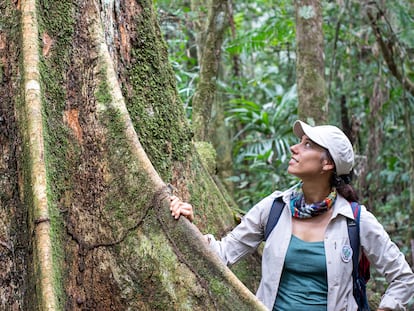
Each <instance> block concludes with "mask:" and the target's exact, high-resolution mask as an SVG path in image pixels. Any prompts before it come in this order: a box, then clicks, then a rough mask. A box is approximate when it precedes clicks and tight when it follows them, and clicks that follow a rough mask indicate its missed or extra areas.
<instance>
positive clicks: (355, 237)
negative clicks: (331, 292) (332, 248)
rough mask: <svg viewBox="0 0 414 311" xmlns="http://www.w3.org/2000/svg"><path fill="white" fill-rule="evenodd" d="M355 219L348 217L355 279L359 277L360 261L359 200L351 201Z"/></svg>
mask: <svg viewBox="0 0 414 311" xmlns="http://www.w3.org/2000/svg"><path fill="white" fill-rule="evenodd" d="M351 208H352V212H353V214H354V219H350V218H348V219H347V221H348V236H349V242H350V243H351V248H352V264H353V270H352V277H353V278H354V280H356V278H357V277H358V263H359V245H360V241H359V217H360V214H361V209H360V206H359V204H358V203H357V202H351Z"/></svg>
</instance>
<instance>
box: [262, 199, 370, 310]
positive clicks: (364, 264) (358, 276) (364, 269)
mask: <svg viewBox="0 0 414 311" xmlns="http://www.w3.org/2000/svg"><path fill="white" fill-rule="evenodd" d="M284 206H285V203H284V202H283V199H282V197H278V198H276V199H275V200H274V201H273V204H272V208H271V209H270V213H269V218H268V220H267V224H266V227H265V232H264V241H266V240H267V238H268V237H269V235H270V233H271V232H272V230H273V228H274V227H275V226H276V224H277V222H278V221H279V218H280V215H281V214H282V211H283V207H284ZM351 208H352V212H353V214H354V219H350V218H348V219H347V223H348V236H349V241H350V244H351V248H352V264H353V270H352V279H353V294H354V298H355V301H356V303H357V304H358V311H369V310H370V309H369V304H368V297H367V293H366V284H367V282H368V280H369V278H370V263H369V260H368V258H367V257H366V256H365V254H364V253H363V252H362V255H361V259H360V260H359V261H358V258H359V246H360V240H359V223H360V221H359V220H360V215H361V208H360V205H359V204H358V203H357V202H351Z"/></svg>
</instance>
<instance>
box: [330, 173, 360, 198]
mask: <svg viewBox="0 0 414 311" xmlns="http://www.w3.org/2000/svg"><path fill="white" fill-rule="evenodd" d="M350 183H351V174H348V175H341V176H338V175H337V174H336V172H334V173H333V174H332V179H331V185H332V186H333V187H335V188H336V191H337V192H338V193H339V194H340V195H342V196H343V197H344V198H345V199H346V200H348V201H350V202H358V200H359V198H358V194H357V193H356V191H355V189H354V188H353V187H352V186H351V185H350Z"/></svg>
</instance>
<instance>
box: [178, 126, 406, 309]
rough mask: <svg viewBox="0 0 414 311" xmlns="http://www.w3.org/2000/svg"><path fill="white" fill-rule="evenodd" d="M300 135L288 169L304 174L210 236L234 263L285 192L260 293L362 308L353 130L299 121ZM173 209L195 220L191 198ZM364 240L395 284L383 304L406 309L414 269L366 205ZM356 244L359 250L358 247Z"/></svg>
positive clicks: (276, 302)
mask: <svg viewBox="0 0 414 311" xmlns="http://www.w3.org/2000/svg"><path fill="white" fill-rule="evenodd" d="M293 131H294V133H295V135H296V136H298V137H299V138H300V142H299V143H298V144H296V145H294V146H292V147H291V148H290V149H291V152H292V158H291V160H290V161H289V168H288V172H289V173H290V174H292V175H295V176H296V177H298V178H299V179H300V180H301V181H300V183H299V184H297V185H295V186H294V187H292V188H290V189H288V190H286V191H284V192H279V191H276V192H274V193H272V194H271V195H270V196H268V197H266V198H265V199H263V200H262V201H261V202H259V203H258V204H257V205H255V206H254V207H253V208H252V209H251V210H250V211H249V212H248V213H247V214H246V215H245V216H244V217H243V219H242V222H241V223H240V224H239V225H238V226H237V227H236V228H235V229H233V231H232V232H230V233H229V234H228V235H227V236H226V237H224V238H223V239H222V240H221V241H217V240H216V239H215V238H214V237H213V236H212V235H207V237H208V241H209V244H210V247H211V248H212V249H213V250H214V251H215V252H216V253H217V254H218V255H219V257H220V258H221V260H222V261H223V263H225V264H226V265H232V264H234V263H235V262H237V261H238V260H239V259H241V258H242V257H243V256H244V255H246V254H247V253H251V252H253V251H254V250H255V249H256V248H257V247H258V246H259V244H260V243H261V242H262V241H263V237H264V227H265V225H266V223H267V219H268V217H269V212H270V207H271V205H272V203H273V201H274V199H275V198H277V197H282V198H283V201H284V202H285V207H284V209H283V211H282V214H281V216H280V219H279V221H278V223H277V225H276V226H275V228H274V229H273V231H272V232H271V234H270V235H269V237H268V238H267V241H266V244H265V246H264V250H263V257H262V279H261V282H260V285H259V289H258V291H257V297H258V298H259V299H260V300H261V301H262V302H263V303H264V304H265V305H266V306H267V307H268V308H269V309H270V310H272V309H273V310H278V311H279V310H290V311H292V310H295V311H301V310H306V311H316V310H317V311H320V310H329V311H331V310H357V305H356V302H355V299H354V297H353V291H352V289H353V282H352V249H351V248H350V244H349V237H348V230H347V218H351V219H353V218H354V217H353V213H352V209H351V206H350V202H352V201H357V196H356V194H355V191H354V190H353V188H352V187H351V186H350V185H349V182H350V173H351V170H352V166H353V162H354V153H353V149H352V145H351V143H350V142H349V140H348V138H347V137H346V136H345V134H344V133H343V132H342V131H341V130H340V129H338V128H337V127H334V126H330V125H323V126H315V127H312V126H309V125H308V124H306V123H304V122H302V121H296V122H295V124H294V126H293ZM171 213H172V215H173V216H174V217H176V218H178V217H179V216H180V214H182V215H184V216H186V217H188V218H189V219H190V220H192V219H193V210H192V207H191V205H190V204H188V203H184V202H181V201H180V200H179V199H178V198H177V197H172V198H171ZM360 243H361V248H362V250H363V252H364V253H365V255H366V256H367V257H368V259H369V261H370V262H371V266H373V267H374V268H376V269H377V270H378V271H379V272H380V273H381V274H382V275H384V276H385V278H386V280H387V282H388V284H389V286H388V289H387V291H386V292H385V294H384V296H383V297H382V299H381V303H380V306H379V309H378V310H405V307H404V306H405V305H406V304H407V303H408V302H409V300H410V298H411V297H412V296H413V293H414V274H413V272H412V270H411V268H410V267H409V265H408V263H407V262H406V260H405V258H404V255H403V254H402V253H401V252H400V251H399V249H398V247H397V246H396V245H395V244H394V243H393V242H392V241H391V240H390V238H389V236H388V234H387V233H386V232H385V230H384V228H383V227H382V226H381V224H380V223H379V222H378V221H377V220H376V218H375V217H374V216H373V215H372V214H371V213H370V212H368V211H367V210H366V208H365V207H364V206H361V216H360ZM350 251H351V254H350Z"/></svg>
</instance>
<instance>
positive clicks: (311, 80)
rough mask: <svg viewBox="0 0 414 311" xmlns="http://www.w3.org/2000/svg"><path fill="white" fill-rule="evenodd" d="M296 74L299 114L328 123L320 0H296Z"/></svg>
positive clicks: (302, 117) (311, 119)
mask: <svg viewBox="0 0 414 311" xmlns="http://www.w3.org/2000/svg"><path fill="white" fill-rule="evenodd" d="M295 11H296V44H297V48H296V55H297V60H296V76H297V84H298V87H297V89H298V101H299V103H298V116H299V119H301V120H303V121H305V122H309V123H311V124H321V123H326V122H327V121H328V120H327V118H328V103H327V95H326V85H325V71H324V70H325V64H324V61H325V60H324V55H325V54H324V44H323V31H322V7H321V1H320V0H296V1H295Z"/></svg>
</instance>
